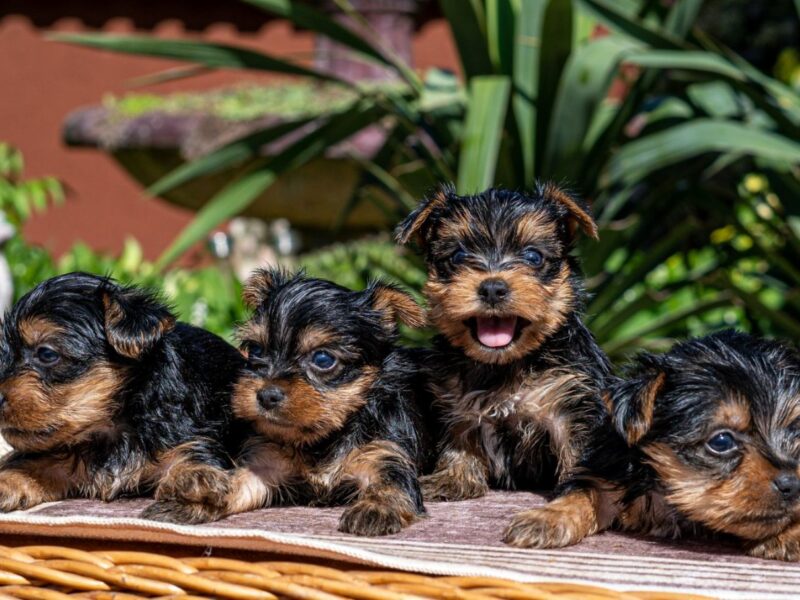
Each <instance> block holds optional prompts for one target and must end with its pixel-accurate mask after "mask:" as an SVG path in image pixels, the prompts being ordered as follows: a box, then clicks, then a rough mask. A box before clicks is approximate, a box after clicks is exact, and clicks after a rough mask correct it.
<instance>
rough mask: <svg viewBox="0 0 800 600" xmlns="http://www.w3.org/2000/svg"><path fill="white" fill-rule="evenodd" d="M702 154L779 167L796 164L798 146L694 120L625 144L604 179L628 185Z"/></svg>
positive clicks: (732, 124) (723, 123)
mask: <svg viewBox="0 0 800 600" xmlns="http://www.w3.org/2000/svg"><path fill="white" fill-rule="evenodd" d="M705 152H740V153H742V154H744V155H748V156H754V157H758V158H762V159H766V160H770V161H775V162H776V163H778V164H776V166H777V167H778V168H779V169H780V168H781V164H785V165H790V164H795V165H796V164H800V144H799V143H797V142H795V141H793V140H790V139H789V138H786V137H784V136H781V135H779V134H776V133H772V132H769V131H765V130H760V129H755V128H753V127H750V126H747V125H744V124H741V123H736V122H731V121H724V120H715V119H695V120H694V121H691V122H688V123H684V124H681V125H676V126H674V127H670V128H668V129H665V130H663V131H659V132H657V133H653V134H651V135H648V136H645V137H643V138H641V139H638V140H634V141H632V142H630V143H628V144H626V145H625V146H624V147H623V148H622V149H621V150H620V151H619V153H618V154H617V155H616V156H614V157H613V158H612V159H611V163H610V165H609V173H608V176H609V178H610V179H611V180H612V181H619V182H623V183H630V182H633V181H638V180H641V179H642V178H644V177H646V176H647V175H649V174H650V173H652V172H653V171H656V170H658V169H662V168H665V167H668V166H670V165H673V164H676V163H678V162H680V161H683V160H686V159H688V158H692V157H694V156H698V155H700V154H703V153H705Z"/></svg>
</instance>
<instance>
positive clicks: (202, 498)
mask: <svg viewBox="0 0 800 600" xmlns="http://www.w3.org/2000/svg"><path fill="white" fill-rule="evenodd" d="M229 491H230V478H229V476H228V474H227V473H226V472H225V471H223V470H221V469H216V468H214V467H206V466H202V465H198V466H192V467H188V468H181V469H179V470H178V469H174V470H171V471H169V472H168V473H167V475H166V476H165V477H164V479H163V480H162V481H161V483H159V485H158V488H157V489H156V493H155V497H156V500H176V501H179V502H181V503H184V504H210V505H213V506H223V505H224V504H225V499H226V497H227V495H228V492H229Z"/></svg>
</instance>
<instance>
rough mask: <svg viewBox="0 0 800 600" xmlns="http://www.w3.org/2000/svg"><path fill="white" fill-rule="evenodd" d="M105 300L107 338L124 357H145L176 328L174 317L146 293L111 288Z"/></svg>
mask: <svg viewBox="0 0 800 600" xmlns="http://www.w3.org/2000/svg"><path fill="white" fill-rule="evenodd" d="M102 298H103V308H104V311H105V329H106V338H107V339H108V343H109V344H111V347H112V348H114V350H115V351H116V352H117V353H118V354H121V355H122V356H126V357H128V358H132V359H134V360H138V359H140V358H142V357H143V356H144V355H145V354H147V353H148V352H149V351H150V350H152V349H153V348H154V347H155V346H156V344H158V342H159V341H160V340H161V338H162V336H163V335H164V334H165V333H167V332H168V331H170V330H171V329H172V328H173V327H175V315H173V314H172V312H170V310H169V308H167V307H166V306H165V305H164V304H162V303H161V302H159V301H158V300H157V299H156V298H155V297H154V296H153V295H151V294H149V293H147V292H145V291H142V290H137V289H134V288H129V289H125V288H118V289H110V290H105V291H103V295H102Z"/></svg>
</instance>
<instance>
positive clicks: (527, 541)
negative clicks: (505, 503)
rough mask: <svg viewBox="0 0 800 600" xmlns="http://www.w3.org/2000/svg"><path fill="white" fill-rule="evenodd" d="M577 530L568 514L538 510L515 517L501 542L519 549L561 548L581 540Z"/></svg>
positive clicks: (581, 536)
mask: <svg viewBox="0 0 800 600" xmlns="http://www.w3.org/2000/svg"><path fill="white" fill-rule="evenodd" d="M579 530H580V527H579V526H576V523H575V522H574V520H573V519H571V518H570V517H569V515H568V514H565V513H564V512H561V511H555V510H550V509H548V508H540V509H534V510H529V511H525V512H522V513H519V514H517V515H515V516H514V518H513V519H512V520H511V524H510V525H509V526H508V527H506V530H505V532H504V534H503V541H504V542H505V543H506V544H510V545H512V546H517V547H519V548H563V547H564V546H571V545H572V544H576V543H578V542H579V541H580V540H581V539H583V537H584V536H583V534H582V533H581V532H580V531H579Z"/></svg>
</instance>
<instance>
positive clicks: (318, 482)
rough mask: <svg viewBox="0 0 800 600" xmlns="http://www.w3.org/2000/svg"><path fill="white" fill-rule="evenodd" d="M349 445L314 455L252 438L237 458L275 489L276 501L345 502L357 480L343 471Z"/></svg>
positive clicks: (291, 502)
mask: <svg viewBox="0 0 800 600" xmlns="http://www.w3.org/2000/svg"><path fill="white" fill-rule="evenodd" d="M353 450H354V449H353V448H340V449H337V450H334V451H332V452H329V453H326V454H324V455H321V456H320V455H317V454H315V453H312V452H309V451H307V450H304V449H302V448H296V447H294V446H291V445H287V444H278V443H273V442H270V441H268V440H266V439H264V438H255V439H254V440H252V441H251V443H250V444H249V447H248V448H247V449H246V451H245V452H244V453H243V455H242V456H241V457H240V459H239V461H238V462H239V464H241V465H244V466H246V467H247V468H248V469H249V470H250V471H251V472H252V473H253V474H254V475H255V476H256V477H258V478H259V479H260V480H261V481H262V482H264V483H265V484H266V485H268V486H269V487H271V488H272V489H273V490H274V491H275V492H276V496H277V497H276V498H275V500H276V502H277V503H279V504H309V503H310V504H322V505H330V504H346V503H347V502H348V501H350V500H351V499H352V498H351V497H352V495H354V494H355V491H356V486H355V484H356V483H357V482H356V481H354V480H352V477H351V476H349V474H346V473H345V468H344V467H345V462H346V458H347V456H348V455H349V454H350V453H351V452H352V451H353Z"/></svg>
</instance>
